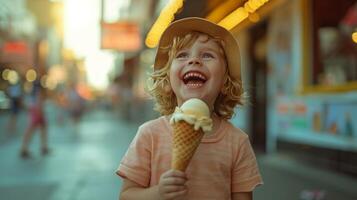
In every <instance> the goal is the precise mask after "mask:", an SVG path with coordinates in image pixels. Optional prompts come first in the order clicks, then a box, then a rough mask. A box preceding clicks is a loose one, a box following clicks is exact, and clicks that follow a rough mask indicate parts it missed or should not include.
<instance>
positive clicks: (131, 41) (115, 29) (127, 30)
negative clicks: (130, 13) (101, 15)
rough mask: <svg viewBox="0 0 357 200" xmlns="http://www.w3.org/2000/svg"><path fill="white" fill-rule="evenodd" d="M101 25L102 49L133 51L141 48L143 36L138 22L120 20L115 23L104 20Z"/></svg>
mask: <svg viewBox="0 0 357 200" xmlns="http://www.w3.org/2000/svg"><path fill="white" fill-rule="evenodd" d="M101 25H102V38H101V48H102V49H113V50H118V51H124V52H133V51H138V50H139V49H140V48H141V36H140V31H139V26H138V24H136V23H133V22H128V21H120V22H115V23H106V22H102V24H101Z"/></svg>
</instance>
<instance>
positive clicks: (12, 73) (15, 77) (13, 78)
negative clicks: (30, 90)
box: [7, 70, 19, 85]
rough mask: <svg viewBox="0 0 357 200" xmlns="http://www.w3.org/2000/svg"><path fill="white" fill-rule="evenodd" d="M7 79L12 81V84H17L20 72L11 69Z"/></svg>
mask: <svg viewBox="0 0 357 200" xmlns="http://www.w3.org/2000/svg"><path fill="white" fill-rule="evenodd" d="M7 80H8V81H9V82H10V84H13V85H15V84H16V83H17V82H19V74H18V73H17V72H16V71H14V70H11V71H10V72H9V74H8V77H7Z"/></svg>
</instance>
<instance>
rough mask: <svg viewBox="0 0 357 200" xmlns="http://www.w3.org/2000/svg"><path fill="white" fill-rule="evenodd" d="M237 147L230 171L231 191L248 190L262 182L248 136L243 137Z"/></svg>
mask: <svg viewBox="0 0 357 200" xmlns="http://www.w3.org/2000/svg"><path fill="white" fill-rule="evenodd" d="M238 149H239V150H238V154H237V155H236V159H235V161H234V166H233V172H232V192H250V191H253V190H254V188H255V187H256V186H258V185H260V184H263V182H262V178H261V176H260V172H259V168H258V164H257V160H256V157H255V155H254V151H253V149H252V146H251V145H250V142H249V138H248V136H246V137H244V138H243V141H242V142H241V143H240V147H238Z"/></svg>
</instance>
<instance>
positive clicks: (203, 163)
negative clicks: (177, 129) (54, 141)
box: [117, 17, 262, 200]
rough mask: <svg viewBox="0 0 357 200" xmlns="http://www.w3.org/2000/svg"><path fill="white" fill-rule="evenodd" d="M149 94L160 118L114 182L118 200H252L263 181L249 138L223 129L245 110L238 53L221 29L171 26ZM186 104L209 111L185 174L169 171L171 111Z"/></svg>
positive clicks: (203, 23) (146, 128)
mask: <svg viewBox="0 0 357 200" xmlns="http://www.w3.org/2000/svg"><path fill="white" fill-rule="evenodd" d="M151 78H152V79H153V85H152V87H151V88H150V92H151V94H152V96H153V97H154V98H155V100H156V109H157V110H158V111H159V112H160V113H161V114H162V115H163V116H161V117H159V118H158V119H155V120H152V121H149V122H147V123H145V124H143V125H142V126H140V128H139V130H138V133H137V135H136V137H135V138H134V140H133V141H132V143H131V145H130V147H129V149H128V151H127V153H126V155H125V156H124V158H123V159H122V161H121V163H120V166H119V168H118V170H117V174H118V175H119V176H121V177H122V178H123V187H122V191H121V194H120V199H122V200H130V199H133V200H140V199H145V200H150V199H153V200H161V199H162V200H170V199H173V200H176V199H194V200H201V199H202V200H207V199H215V200H226V199H239V200H251V199H252V190H253V189H254V188H255V187H256V186H257V185H259V184H262V179H261V176H260V173H259V169H258V166H257V163H256V158H255V155H254V152H253V150H252V148H251V146H250V142H249V138H248V136H247V135H246V134H245V133H243V132H242V131H241V130H240V129H238V128H235V127H233V125H232V124H231V123H230V122H229V121H228V119H230V118H231V117H232V115H233V112H234V107H235V106H236V105H242V95H243V89H242V83H241V77H240V59H239V48H238V44H237V42H236V40H235V39H234V37H233V36H232V35H231V34H230V33H229V32H228V31H227V30H225V29H224V28H222V27H220V26H218V25H216V24H214V23H211V22H209V21H207V20H205V19H201V18H196V17H191V18H185V19H182V20H178V21H176V22H174V23H172V24H171V25H170V26H169V27H168V28H167V29H166V30H165V31H164V33H163V35H162V36H161V39H160V43H159V47H158V52H157V55H156V58H155V64H154V72H153V73H152V75H151ZM190 98H199V99H201V100H203V101H204V102H205V103H207V105H208V106H209V108H210V112H211V118H212V120H213V128H212V131H211V132H209V133H207V134H205V136H204V137H203V139H202V142H201V144H200V145H199V147H198V148H197V151H196V152H195V154H194V156H193V158H192V160H191V162H190V164H189V165H188V168H187V170H186V171H185V172H181V171H177V170H172V169H170V163H171V150H172V144H171V139H172V128H171V126H170V124H169V120H170V117H171V114H172V113H173V112H174V109H175V107H176V106H181V105H182V104H183V102H185V101H186V100H188V99H190Z"/></svg>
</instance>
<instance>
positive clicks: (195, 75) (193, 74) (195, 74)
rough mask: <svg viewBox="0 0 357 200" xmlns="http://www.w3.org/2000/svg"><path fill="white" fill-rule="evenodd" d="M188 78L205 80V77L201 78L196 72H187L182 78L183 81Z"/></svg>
mask: <svg viewBox="0 0 357 200" xmlns="http://www.w3.org/2000/svg"><path fill="white" fill-rule="evenodd" d="M190 77H198V78H200V79H202V80H206V77H205V76H203V75H202V74H201V73H198V72H189V73H187V74H185V76H184V77H183V78H184V79H187V78H190Z"/></svg>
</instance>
